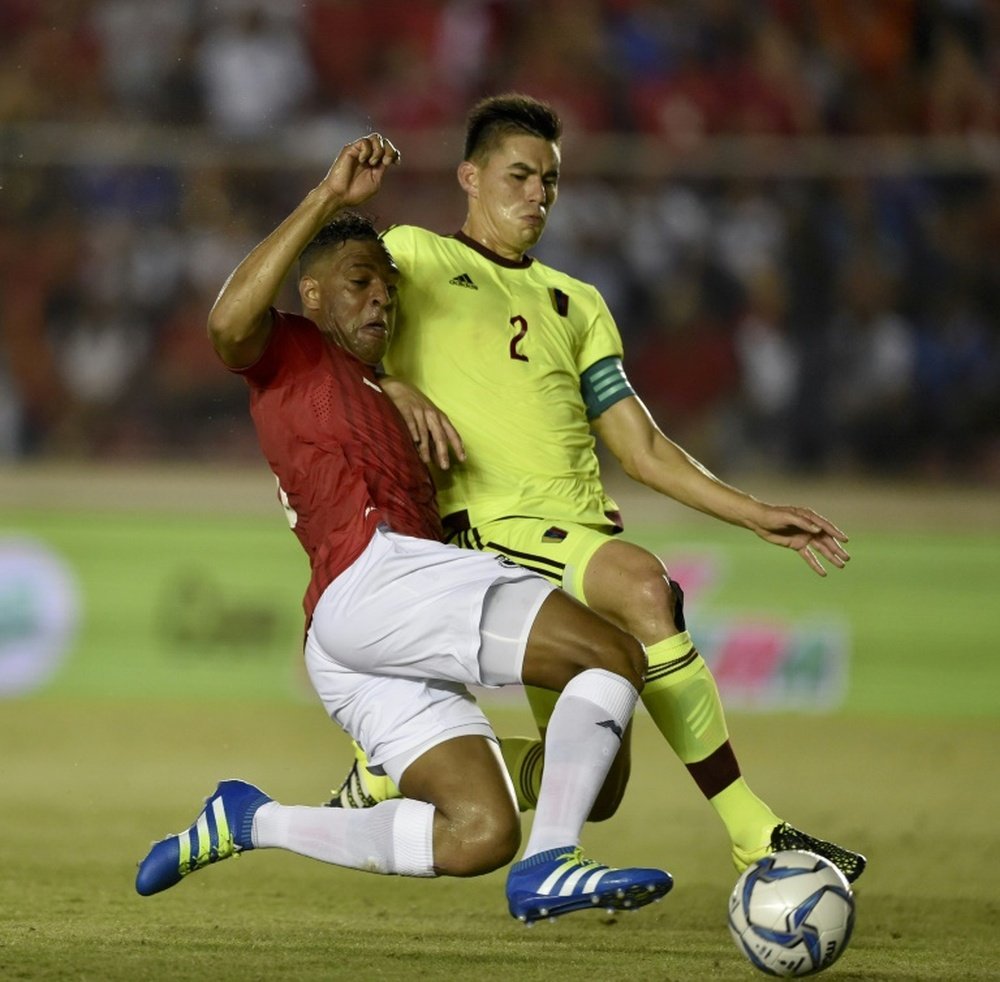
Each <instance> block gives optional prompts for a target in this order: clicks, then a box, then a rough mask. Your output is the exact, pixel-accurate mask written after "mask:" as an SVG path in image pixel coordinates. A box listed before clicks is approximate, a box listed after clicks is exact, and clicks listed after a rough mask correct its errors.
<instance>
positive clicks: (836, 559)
mask: <svg viewBox="0 0 1000 982" xmlns="http://www.w3.org/2000/svg"><path fill="white" fill-rule="evenodd" d="M763 508H764V511H763V513H762V514H761V515H760V516H759V518H758V522H757V524H755V525H753V526H751V528H753V531H754V532H756V533H757V535H759V536H760V537H761V538H762V539H764V541H765V542H771V543H773V544H774V545H777V546H785V547H786V548H788V549H794V550H795V551H796V552H797V553H798V554H799V555H800V556H801V557H802V558H803V559H804V560H805V561H806V563H808V564H809V567H810V568H811V569H812V570H813V571H814V572H816V573H818V574H819V575H820V576H826V568H825V567H824V566H823V564H822V563H821V562H820V559H819V556H817V555H816V553H819V554H820V555H821V556H823V557H825V558H826V559H827V560H828V561H829V562H830V563H832V564H833V565H834V566H836V567H837V568H838V569H843V568H844V567H845V566H846V565H847V563H848V562H850V559H851V557H850V555H849V554H848V552H847V550H846V549H844V547H843V545H842V543H844V542H847V535H846V534H845V533H844V532H842V531H841V530H840V529H839V528H837V526H836V525H834V524H833V522H831V521H829V520H828V519H826V518H824V517H823V516H822V515H818V514H817V513H816V512H814V511H813V510H812V509H811V508H800V507H798V506H796V505H764V506H763Z"/></svg>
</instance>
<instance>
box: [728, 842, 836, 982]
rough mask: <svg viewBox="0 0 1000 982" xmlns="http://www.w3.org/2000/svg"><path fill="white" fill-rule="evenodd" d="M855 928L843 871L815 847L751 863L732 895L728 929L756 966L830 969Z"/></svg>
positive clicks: (801, 971)
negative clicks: (811, 850)
mask: <svg viewBox="0 0 1000 982" xmlns="http://www.w3.org/2000/svg"><path fill="white" fill-rule="evenodd" d="M853 929H854V894H853V893H852V892H851V887H850V884H849V883H848V882H847V880H846V878H845V877H844V874H843V873H841V872H840V870H839V869H837V867H836V866H834V865H833V864H832V863H831V862H829V861H828V860H826V859H824V858H823V857H822V856H817V855H816V854H815V853H812V852H804V851H802V850H798V849H789V850H785V851H783V852H775V853H771V854H770V855H768V856H764V857H763V859H758V860H757V862H755V863H752V864H751V865H750V866H748V867H747V868H746V869H745V870H744V871H743V873H742V874H740V878H739V879H738V880H737V881H736V886H735V887H734V888H733V893H732V896H731V897H730V898H729V932H730V934H732V936H733V941H735V942H736V947H737V948H739V950H740V951H741V952H742V953H743V955H744V956H745V957H746V958H747V959H748V960H749V962H750V964H751V965H753V966H754V967H755V968H759V969H760V970H761V971H762V972H765V973H767V974H768V975H778V976H782V977H786V978H788V977H797V976H800V975H811V974H812V973H813V972H820V971H822V970H823V969H824V968H829V967H830V966H831V965H832V964H833V963H834V962H835V961H836V960H837V959H838V958H839V957H840V956H841V955H842V954H843V953H844V949H845V948H846V947H847V946H848V944H849V943H850V940H851V932H852V931H853Z"/></svg>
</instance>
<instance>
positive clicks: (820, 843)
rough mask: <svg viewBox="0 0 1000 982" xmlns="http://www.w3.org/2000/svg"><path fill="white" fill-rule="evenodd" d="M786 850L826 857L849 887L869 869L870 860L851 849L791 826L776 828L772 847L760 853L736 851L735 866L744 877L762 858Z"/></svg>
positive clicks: (734, 852)
mask: <svg viewBox="0 0 1000 982" xmlns="http://www.w3.org/2000/svg"><path fill="white" fill-rule="evenodd" d="M785 849H804V850H805V851H806V852H814V853H816V855H817V856H822V857H823V858H824V859H826V860H828V861H829V862H831V863H833V865H834V866H836V867H837V869H839V870H840V872H841V873H843V874H844V876H845V877H846V878H847V882H848V883H853V882H854V881H855V880H856V879H857V878H858V877H859V876H861V874H862V873H863V872H864V871H865V867H866V866H867V865H868V860H867V859H865V857H864V856H862V855H861V853H859V852H851V851H850V849H845V848H844V847H843V846H838V845H837V844H836V843H834V842H827V841H826V840H825V839H817V838H816V837H815V836H812V835H808V834H807V833H805V832H802V831H800V830H799V829H797V828H795V827H794V826H792V825H789V824H788V823H787V822H782V823H781V824H780V825H775V827H774V828H773V829H771V841H770V843H769V845H768V847H767V848H765V849H761V850H760V852H758V853H754V854H749V853H744V852H742V851H741V850H738V849H735V848H734V849H733V863H734V865H735V866H736V868H737V869H738V870H739V871H740V872H741V873H742V872H743V870H745V869H746V868H747V867H748V866H749V865H750V864H751V863H753V862H756V860H758V859H760V858H761V857H762V856H766V855H768V854H769V853H772V852H782V851H783V850H785Z"/></svg>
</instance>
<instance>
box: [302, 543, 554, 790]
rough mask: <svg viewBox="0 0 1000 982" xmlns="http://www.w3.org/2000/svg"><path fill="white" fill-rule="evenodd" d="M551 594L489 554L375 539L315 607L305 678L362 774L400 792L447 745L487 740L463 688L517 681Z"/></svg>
mask: <svg viewBox="0 0 1000 982" xmlns="http://www.w3.org/2000/svg"><path fill="white" fill-rule="evenodd" d="M512 584H516V586H512ZM494 587H497V589H493V588H494ZM552 589H553V587H552V585H551V584H550V583H549V582H548V581H546V580H544V579H542V577H540V576H537V575H535V574H534V573H531V572H528V571H527V570H524V569H522V568H521V567H519V566H516V565H515V564H513V563H511V562H510V561H509V560H504V559H502V558H501V557H498V556H496V555H494V554H491V553H476V552H470V551H469V550H466V549H460V548H458V547H457V546H449V545H444V544H443V543H440V542H434V541H431V540H427V539H414V538H411V537H409V536H405V535H399V534H397V533H395V532H391V531H389V530H387V529H384V528H380V529H378V530H377V531H376V532H375V534H374V535H373V536H372V540H371V542H369V544H368V546H367V547H366V549H365V551H364V552H363V553H362V554H361V555H360V556H359V557H358V558H357V559H356V560H355V561H354V563H352V564H351V566H349V567H348V569H346V570H345V571H344V572H343V573H341V574H340V576H338V577H337V578H336V579H335V580H334V581H333V582H332V583H331V584H330V585H329V586H328V587H327V588H326V590H324V591H323V595H322V596H321V597H320V599H319V602H318V603H317V605H316V609H315V611H314V613H313V620H312V624H311V625H310V628H309V632H308V634H307V636H306V650H305V657H306V667H307V669H308V671H309V677H310V678H311V679H312V683H313V686H314V687H315V689H316V692H317V693H318V694H319V697H320V699H321V700H322V701H323V705H324V706H325V708H326V711H327V712H328V713H329V715H330V717H331V718H332V719H333V720H334V721H335V722H336V723H338V724H339V725H340V726H341V727H343V728H344V729H345V730H346V731H347V732H348V733H349V734H350V735H351V736H352V737H353V738H354V739H355V740H357V742H358V743H359V744H360V745H361V746H362V747H364V749H365V753H366V754H367V755H368V760H369V764H370V766H373V767H384V768H385V770H386V773H388V774H389V776H390V777H391V778H393V780H394V781H396V782H397V783H398V779H399V776H400V775H401V774H402V772H403V770H405V769H406V766H408V765H409V764H410V763H412V762H413V761H414V760H415V759H416V758H417V757H418V756H420V754H422V753H423V752H424V751H426V750H429V749H430V748H431V747H433V746H435V745H437V744H438V743H441V742H442V741H444V740H448V739H451V738H452V737H456V736H464V735H467V734H477V735H481V736H485V737H488V738H493V730H492V727H491V726H490V724H489V721H488V720H487V719H486V716H485V715H484V714H483V712H482V710H481V709H480V708H479V705H478V704H477V703H476V700H475V698H474V697H473V696H472V694H471V693H470V692H469V691H468V689H467V688H466V686H468V685H486V686H497V685H512V684H517V683H519V682H520V681H521V666H522V662H523V659H524V648H525V645H526V643H527V639H528V633H529V631H530V629H531V625H532V623H533V622H534V619H535V616H536V614H537V613H538V609H539V607H541V605H542V602H543V601H544V600H545V598H546V597H547V596H548V595H549V593H550V592H551V590H552Z"/></svg>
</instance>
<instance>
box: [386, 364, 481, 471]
mask: <svg viewBox="0 0 1000 982" xmlns="http://www.w3.org/2000/svg"><path fill="white" fill-rule="evenodd" d="M379 384H380V385H381V386H382V388H383V389H384V390H385V393H386V395H387V396H388V397H389V398H390V399H391V400H392V402H393V404H394V405H395V407H396V408H397V409H398V410H399V413H400V415H401V416H402V417H403V420H404V421H405V422H406V426H407V428H408V429H409V431H410V436H411V437H413V443H414V446H415V447H416V448H417V450H418V452H419V453H420V459H421V460H423V462H424V463H425V464H429V463H430V462H431V456H432V455H433V458H434V461H435V463H436V464H437V465H438V467H440V468H441V470H443V471H446V470H448V468H449V467H450V466H451V454H454V455H455V459H456V460H458V461H463V460H465V446H464V444H463V443H462V438H461V436H459V433H458V430H456V429H455V427H454V426H453V425H452V422H451V420H450V419H449V418H448V416H447V414H445V413H444V412H442V411H441V410H440V409H438V407H437V406H436V405H435V404H434V403H433V402H431V400H430V399H428V398H427V396H425V395H424V394H423V392H421V391H420V390H419V389H418V388H417V387H416V386H414V385H411V384H410V383H409V382H404V381H403V380H402V379H398V378H394V377H393V376H392V375H386V376H383V377H382V378H381V379H379Z"/></svg>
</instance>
